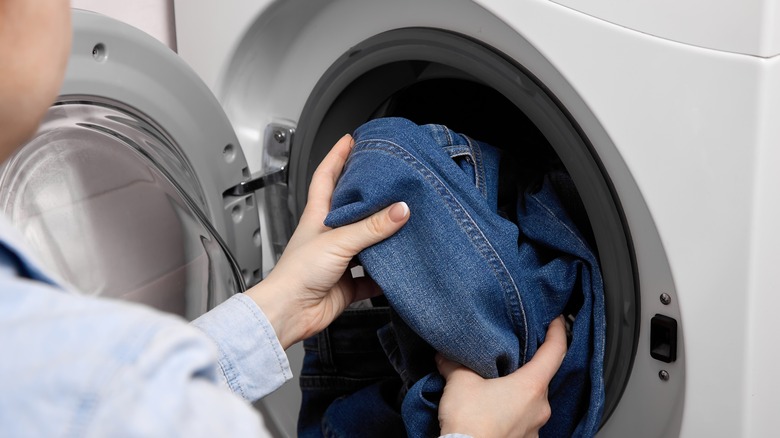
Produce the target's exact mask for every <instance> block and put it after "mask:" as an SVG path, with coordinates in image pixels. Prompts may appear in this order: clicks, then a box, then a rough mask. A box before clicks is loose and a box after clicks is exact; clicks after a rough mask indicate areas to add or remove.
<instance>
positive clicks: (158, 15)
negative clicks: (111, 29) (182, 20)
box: [71, 0, 176, 50]
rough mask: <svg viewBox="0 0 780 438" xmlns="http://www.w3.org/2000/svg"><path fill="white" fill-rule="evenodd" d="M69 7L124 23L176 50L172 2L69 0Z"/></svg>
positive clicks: (155, 0)
mask: <svg viewBox="0 0 780 438" xmlns="http://www.w3.org/2000/svg"><path fill="white" fill-rule="evenodd" d="M71 7H74V8H78V9H86V10H88V11H94V12H99V13H101V14H104V15H108V16H109V17H112V18H116V19H117V20H121V21H124V22H125V23H127V24H130V25H132V26H134V27H137V28H139V29H141V30H143V31H144V32H146V33H148V34H149V35H151V36H153V37H155V38H157V39H158V40H160V41H162V42H163V44H165V45H167V46H168V47H170V48H171V49H173V50H176V29H175V27H174V17H173V0H132V1H128V0H71Z"/></svg>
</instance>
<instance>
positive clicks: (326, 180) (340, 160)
mask: <svg viewBox="0 0 780 438" xmlns="http://www.w3.org/2000/svg"><path fill="white" fill-rule="evenodd" d="M353 144H354V141H353V140H352V136H351V135H349V134H346V135H344V136H343V137H341V138H340V139H339V141H337V142H336V144H335V145H334V146H333V148H332V149H331V150H330V152H328V155H326V156H325V158H323V159H322V162H321V163H320V165H319V166H317V170H315V171H314V174H313V175H312V177H311V184H310V185H309V198H308V202H307V208H308V209H313V210H315V211H316V212H318V213H324V214H327V212H328V210H329V209H330V200H331V197H332V196H333V190H334V189H335V188H336V182H337V181H338V179H339V176H340V175H341V170H342V169H343V168H344V163H346V162H347V158H348V157H349V152H350V151H351V150H352V146H353ZM323 217H324V216H323Z"/></svg>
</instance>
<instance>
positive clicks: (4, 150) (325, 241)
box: [0, 0, 566, 436]
mask: <svg viewBox="0 0 780 438" xmlns="http://www.w3.org/2000/svg"><path fill="white" fill-rule="evenodd" d="M69 45H70V5H69V2H68V1H67V0H0V59H2V60H3V62H2V63H0V160H2V161H5V160H6V159H8V158H9V156H11V154H12V153H13V152H14V150H15V149H16V148H17V147H18V146H19V145H21V144H22V143H23V142H24V141H25V139H27V138H29V137H30V136H31V135H32V134H33V133H34V132H35V129H36V127H37V125H38V123H39V122H40V120H41V118H42V116H43V114H44V112H45V111H46V109H47V108H48V107H49V105H50V104H51V103H52V102H53V100H54V99H55V97H56V95H57V90H58V87H59V85H60V83H61V81H62V78H63V75H64V71H65V66H66V63H67V58H68V53H69ZM351 145H352V140H351V137H350V136H349V135H345V136H344V137H343V138H342V139H340V140H339V141H338V142H337V143H336V145H335V146H334V147H333V149H332V150H331V151H330V153H329V154H328V155H327V156H326V157H325V159H324V160H323V161H322V163H321V164H320V165H319V167H318V168H317V170H316V172H315V173H314V176H313V178H312V184H311V187H310V189H309V197H308V203H307V205H306V208H305V210H304V213H303V215H302V217H301V220H300V223H299V226H298V227H297V229H296V230H295V232H294V234H293V236H292V238H291V239H290V242H289V245H288V246H287V248H286V250H285V251H284V254H283V256H282V257H281V259H280V260H279V262H278V263H277V265H276V266H275V268H274V269H273V270H272V271H271V273H270V274H269V275H268V276H267V278H265V279H264V280H263V281H262V282H260V283H259V284H257V285H256V286H254V287H252V288H251V289H249V290H248V291H246V292H245V293H243V294H237V295H236V296H234V297H232V298H230V299H229V300H227V301H226V302H225V303H223V304H221V305H220V306H217V307H216V308H215V309H213V310H212V311H210V312H208V313H207V314H205V315H203V316H202V317H200V318H198V319H197V320H195V321H193V322H192V323H191V324H187V323H186V322H185V321H184V320H182V319H179V318H178V317H174V316H172V315H167V314H163V313H161V312H157V311H154V310H153V309H149V308H146V307H143V306H140V305H135V304H130V303H125V302H120V301H115V300H107V299H101V298H95V297H86V296H83V295H79V294H77V293H73V292H72V291H70V290H69V289H68V287H67V286H66V285H61V284H59V283H58V282H57V281H56V279H55V278H54V276H53V275H52V274H51V273H48V272H46V270H45V269H43V268H41V267H40V265H39V264H38V262H37V261H36V260H35V258H34V257H33V256H32V255H30V254H29V252H28V251H29V250H28V249H27V248H26V245H25V244H24V242H22V241H21V239H20V237H19V236H18V235H16V233H15V231H14V230H12V229H11V227H10V226H9V225H8V223H7V222H6V221H5V220H3V219H2V218H1V217H0V350H1V351H3V355H4V360H3V361H0V388H2V391H0V424H2V425H3V433H4V434H9V435H11V436H30V435H33V436H37V435H46V436H59V435H67V436H104V435H105V436H124V435H127V436H131V435H132V436H158V435H162V436H171V435H185V436H201V435H209V436H226V435H242V436H248V435H256V434H259V433H260V432H261V430H262V429H261V428H262V423H261V419H260V417H259V415H258V414H257V412H256V411H255V410H253V409H252V408H251V406H250V404H249V403H248V401H254V400H256V399H258V398H260V397H262V396H264V395H266V394H268V393H269V392H271V391H273V390H274V389H276V388H278V386H280V385H281V384H282V383H284V381H286V380H289V379H290V378H292V373H291V372H290V369H289V363H288V362H287V358H286V356H285V353H284V350H285V349H286V348H287V347H289V346H291V345H292V344H294V343H296V342H298V341H300V340H302V339H304V338H306V337H308V336H311V335H313V334H315V333H317V332H319V331H320V330H322V329H324V328H325V327H327V326H328V324H329V323H330V322H331V321H333V319H334V318H336V317H337V316H338V315H339V314H340V313H341V312H342V311H343V310H344V309H345V307H346V306H348V305H349V304H350V303H351V302H353V301H355V300H359V299H363V298H365V297H369V296H374V295H376V294H378V293H381V292H380V291H378V290H376V286H375V285H374V284H372V282H371V281H370V279H367V278H352V277H351V276H350V275H348V268H349V267H350V266H351V263H352V260H353V258H354V257H355V255H356V254H357V253H358V252H360V251H361V250H362V249H364V248H366V247H368V246H370V245H373V244H374V243H377V242H379V241H381V240H383V239H385V238H387V237H389V236H391V235H392V234H393V233H394V232H396V231H397V230H398V229H400V228H401V227H402V226H403V225H404V224H405V222H406V221H407V220H408V218H409V215H410V214H411V212H410V211H409V209H408V207H407V206H406V204H404V203H403V202H399V203H395V204H393V205H391V206H388V207H387V208H385V209H384V210H382V211H380V212H378V213H376V214H374V215H372V216H370V217H368V218H366V219H364V220H361V221H359V222H356V223H353V224H350V225H347V226H344V227H340V228H336V229H329V228H327V227H325V226H324V225H323V219H324V217H325V216H326V214H327V213H328V210H329V207H330V197H331V194H332V192H333V189H334V186H335V184H336V181H337V179H338V177H339V174H340V172H341V169H342V167H343V165H344V162H345V161H346V159H347V156H348V155H349V152H350V148H351ZM565 353H566V335H565V330H564V325H563V322H562V320H561V319H560V318H559V319H557V320H555V321H553V323H552V324H551V325H550V328H549V331H548V334H547V339H546V341H545V343H544V344H543V345H542V346H541V347H540V349H539V351H538V353H537V354H536V356H534V358H533V359H532V360H531V361H530V362H528V363H527V364H526V365H524V366H523V367H521V368H520V369H519V370H518V371H516V372H515V373H513V374H511V375H508V376H505V377H501V378H498V379H491V380H485V379H482V378H481V377H479V376H478V375H476V374H475V373H474V372H472V371H471V370H468V369H466V368H465V367H463V366H461V365H459V364H457V363H455V362H452V361H450V360H448V359H446V358H444V357H442V356H441V355H439V356H437V366H438V368H439V370H440V372H441V373H442V375H443V376H444V377H445V379H446V381H447V384H446V386H445V390H444V395H443V397H442V400H441V405H440V410H439V419H440V423H441V433H442V434H467V435H471V436H536V435H537V434H538V430H539V428H540V427H541V426H542V425H543V424H544V423H545V422H546V420H547V418H548V417H549V415H550V406H549V403H548V402H547V387H548V384H549V382H550V380H551V379H552V376H553V375H554V373H555V371H556V370H557V369H558V367H559V366H560V364H561V361H562V360H563V357H564V355H565ZM242 398H243V399H244V400H242Z"/></svg>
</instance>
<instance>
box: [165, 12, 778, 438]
mask: <svg viewBox="0 0 780 438" xmlns="http://www.w3.org/2000/svg"><path fill="white" fill-rule="evenodd" d="M175 5H176V28H177V38H178V47H179V53H180V55H181V56H182V57H183V58H184V59H185V60H186V61H187V62H188V64H190V65H191V66H192V67H193V68H194V69H195V70H196V71H197V72H198V74H199V75H200V76H201V77H202V78H203V79H204V80H205V81H206V82H207V83H208V84H209V86H210V87H211V89H212V90H213V91H214V92H215V93H216V94H217V96H218V98H219V100H220V101H221V102H222V105H223V107H224V108H225V110H226V112H227V115H228V117H229V119H230V120H231V122H232V123H233V126H234V127H235V129H236V133H237V135H238V138H239V142H240V143H241V145H242V146H243V148H244V153H245V154H246V157H247V161H248V163H249V166H250V169H252V171H258V170H260V169H261V168H262V164H261V163H262V160H261V158H260V152H261V151H262V136H261V135H260V133H261V132H263V130H264V129H265V126H267V125H270V124H274V123H283V124H289V125H291V126H294V127H295V128H296V136H295V138H294V140H293V142H292V149H291V153H290V158H291V161H290V168H289V169H290V173H289V188H290V190H291V194H292V197H291V199H292V202H293V211H296V212H297V211H300V208H301V207H300V203H301V202H302V200H303V199H304V198H303V193H304V190H305V188H306V182H307V178H308V175H309V174H310V173H311V171H312V169H313V168H314V166H315V165H316V162H317V161H318V159H319V158H320V157H321V156H322V154H323V153H324V152H325V150H326V148H327V147H328V146H329V145H330V144H332V143H333V141H334V140H335V139H336V138H337V137H338V135H340V134H341V133H343V132H347V131H349V130H350V129H351V128H353V127H354V126H355V125H356V124H358V123H359V122H361V121H364V120H365V118H366V117H367V114H372V113H373V114H375V113H379V114H387V112H388V111H389V113H390V114H395V113H394V112H393V110H392V109H391V110H388V108H387V107H388V106H391V105H388V104H387V102H388V99H390V101H392V98H391V97H390V96H394V95H397V94H405V96H406V102H407V105H408V104H409V102H412V103H415V104H416V105H419V106H420V107H421V109H420V110H419V111H417V112H413V113H414V114H415V116H418V117H420V119H421V120H422V121H425V120H426V118H429V119H431V120H434V121H435V120H437V117H439V116H442V117H444V113H447V112H451V111H452V109H448V108H441V107H443V106H446V105H449V104H451V103H452V102H450V101H447V100H446V99H443V98H442V94H441V93H437V92H436V89H437V87H441V88H442V89H444V90H446V92H452V93H463V95H466V94H467V93H469V92H468V91H463V90H466V88H467V87H463V85H465V84H474V83H476V84H479V87H477V88H480V87H483V92H477V94H478V95H480V96H482V99H483V100H480V98H475V97H474V96H470V97H468V99H472V100H468V102H469V104H467V105H464V106H463V107H458V108H456V110H455V111H456V112H460V111H462V112H463V113H465V114H467V115H468V117H473V118H476V119H478V120H479V121H480V122H486V124H488V125H489V126H488V128H487V130H488V131H491V132H493V131H501V132H505V131H507V130H510V131H511V130H515V132H518V133H519V132H527V131H528V130H529V128H528V127H527V126H526V124H527V123H528V121H529V120H530V122H531V124H532V125H535V126H536V127H537V128H538V130H539V131H540V132H541V133H542V134H543V137H544V138H545V139H546V140H547V142H548V143H549V145H550V146H551V147H552V148H553V149H554V150H555V152H556V153H557V154H558V155H559V156H560V158H561V159H562V160H563V162H564V163H565V165H566V167H567V168H568V170H569V171H570V173H571V174H572V177H573V178H574V180H575V182H576V183H577V185H578V188H579V190H580V195H581V196H582V199H583V201H584V203H585V205H586V209H587V211H588V215H589V218H590V222H591V225H592V227H593V231H594V234H595V236H596V240H597V246H598V250H599V254H600V257H601V262H602V269H603V271H604V275H605V277H606V279H607V291H606V293H607V301H608V308H607V311H608V312H607V313H608V328H609V332H608V345H609V350H608V352H607V369H606V374H605V378H606V385H607V410H606V416H605V421H604V424H603V427H602V429H601V432H600V436H605V437H607V436H609V437H625V436H677V435H683V436H688V437H698V436H729V437H731V436H767V435H771V434H772V433H773V432H772V431H773V430H774V426H773V424H774V418H775V415H774V412H775V411H776V408H777V407H778V406H780V378H778V377H776V375H775V374H776V373H774V372H773V371H772V364H774V363H777V361H778V359H780V354H778V352H777V351H778V350H777V349H775V348H774V347H773V345H774V342H773V338H774V335H773V326H772V320H773V318H772V315H773V313H774V312H773V309H775V308H777V305H778V302H779V300H780V299H779V298H778V294H776V293H774V291H775V290H777V285H778V280H777V279H776V278H777V276H776V275H773V271H774V269H773V265H774V263H773V262H775V261H778V260H780V258H779V257H778V254H777V248H778V242H780V240H778V232H777V231H776V227H775V226H773V224H774V223H776V220H777V219H778V218H780V217H779V216H780V208H778V207H780V202H779V201H778V196H776V193H778V190H777V187H780V181H778V178H779V176H778V175H780V173H778V172H776V171H775V168H776V167H777V165H778V164H780V161H778V159H779V158H780V152H778V151H779V150H780V148H778V147H777V146H776V145H777V144H778V141H779V140H780V123H778V122H777V121H776V120H777V119H778V118H779V117H780V64H779V63H778V59H779V58H778V56H777V55H778V54H779V53H780V33H778V32H776V29H778V28H780V8H777V7H776V5H775V4H774V2H772V1H766V0H716V1H711V0H684V1H670V0H662V1H657V0H656V1H650V0H638V1H633V2H615V1H609V0H591V1H587V2H577V1H572V0H553V1H548V0H522V1H517V0H475V1H471V0H426V1H418V0H417V1H416V0H396V1H380V0H376V1H369V0H335V1H327V2H308V1H305V0H288V1H278V2H270V1H233V2H220V3H219V4H218V3H216V2H209V1H205V0H184V1H177V2H176V4H175ZM490 90H493V91H494V92H497V93H498V94H500V95H502V96H503V97H505V98H506V99H507V100H508V101H509V102H510V103H511V104H512V105H514V106H515V107H516V108H518V109H520V112H521V113H523V114H524V115H525V117H526V118H527V119H524V118H522V117H518V116H517V114H516V113H514V112H512V110H511V109H509V110H507V108H506V107H505V106H502V105H501V104H498V102H497V101H492V100H490V99H492V97H487V96H488V95H490V93H491V91H490ZM446 92H445V94H446ZM410 96H411V97H410ZM474 99H476V100H474ZM465 101H467V100H466V99H464V100H462V101H461V102H465ZM485 101H488V102H492V104H490V105H487V106H480V105H484V103H485ZM471 102H476V103H475V104H474V105H472V104H471ZM382 105H385V106H384V107H383V106H382ZM437 108H438V109H437ZM403 114H409V113H408V112H407V113H403ZM521 119H522V120H521ZM448 120H452V119H451V118H450V119H448ZM491 121H492V123H491ZM456 130H457V129H456ZM497 135H498V136H499V137H500V134H497ZM519 137H521V136H519ZM657 315H660V316H662V317H668V318H669V319H665V318H656V316H657ZM671 320H673V321H674V322H675V323H676V336H673V337H671V338H670V336H672V334H671V332H672V331H673V330H672V329H671V328H669V327H668V326H667V325H666V324H667V323H669V324H670V325H673V323H672V322H670V321H671ZM665 339H666V340H665ZM668 339H671V341H670V342H674V340H676V358H675V360H673V361H670V362H667V360H669V358H668V357H665V358H664V357H662V356H664V355H663V354H661V355H659V354H651V353H652V352H653V351H654V350H655V352H656V353H658V352H659V351H664V349H667V348H669V347H670V345H667V344H666V342H667V340H668ZM653 356H657V357H660V358H661V359H662V360H659V359H656V358H654V357H653ZM292 405H294V403H291V406H289V407H287V408H286V409H288V410H293V411H294V409H295V406H292ZM279 410H283V409H281V408H280V409H279ZM279 415H280V417H283V416H284V412H281V413H280V414H279ZM289 433H290V434H292V432H289Z"/></svg>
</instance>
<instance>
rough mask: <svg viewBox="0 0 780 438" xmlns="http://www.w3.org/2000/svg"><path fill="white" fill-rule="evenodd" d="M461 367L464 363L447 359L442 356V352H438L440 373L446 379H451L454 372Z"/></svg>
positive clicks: (437, 364) (437, 359) (437, 363)
mask: <svg viewBox="0 0 780 438" xmlns="http://www.w3.org/2000/svg"><path fill="white" fill-rule="evenodd" d="M461 367H463V365H461V364H459V363H457V362H455V361H452V360H449V359H447V358H446V357H444V356H442V354H441V353H436V368H438V369H439V374H441V375H442V377H444V380H449V379H450V376H451V375H452V373H453V372H455V370H457V369H458V368H461Z"/></svg>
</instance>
